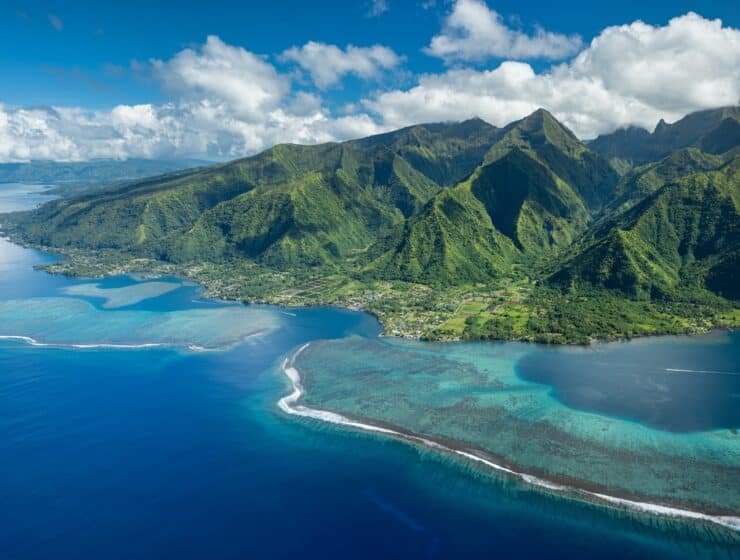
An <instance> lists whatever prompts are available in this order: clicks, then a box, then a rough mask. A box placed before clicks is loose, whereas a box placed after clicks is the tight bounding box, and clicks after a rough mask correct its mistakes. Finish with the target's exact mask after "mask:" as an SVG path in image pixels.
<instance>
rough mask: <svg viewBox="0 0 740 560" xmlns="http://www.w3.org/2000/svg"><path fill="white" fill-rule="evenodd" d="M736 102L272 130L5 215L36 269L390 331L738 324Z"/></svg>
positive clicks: (600, 332) (456, 335)
mask: <svg viewBox="0 0 740 560" xmlns="http://www.w3.org/2000/svg"><path fill="white" fill-rule="evenodd" d="M739 156H740V108H739V107H725V108H720V109H715V110H708V111H702V112H698V113H693V114H690V115H688V116H686V117H685V118H683V119H682V120H680V121H678V122H676V123H674V124H666V123H664V122H663V121H661V123H659V124H658V126H657V127H656V129H655V131H654V132H652V133H650V132H648V131H645V130H642V129H626V130H618V131H616V132H614V133H612V134H609V135H604V136H600V137H599V138H597V139H595V140H593V141H591V142H588V143H584V142H583V141H581V140H579V139H578V138H577V137H576V136H575V135H574V134H573V133H572V132H571V131H570V130H568V129H567V128H566V127H565V126H563V125H562V124H561V123H559V122H558V121H557V120H556V119H555V118H554V117H553V116H552V115H551V114H550V113H548V112H547V111H545V110H543V109H540V110H538V111H536V112H534V113H533V114H531V115H529V116H528V117H526V118H524V119H522V120H519V121H516V122H513V123H511V124H509V125H508V126H506V127H503V128H497V127H494V126H492V125H490V124H488V123H486V122H484V121H482V120H480V119H472V120H469V121H465V122H460V123H437V124H424V125H418V126H412V127H409V128H404V129H401V130H398V131H395V132H390V133H386V134H381V135H378V136H372V137H369V138H364V139H360V140H352V141H348V142H343V143H328V144H321V145H314V146H300V145H290V144H284V145H277V146H275V147H273V148H271V149H268V150H266V151H264V152H262V153H260V154H258V155H255V156H253V157H249V158H245V159H240V160H237V161H232V162H229V163H225V164H217V165H210V166H206V167H200V168H197V169H193V170H188V171H178V172H175V173H170V174H165V175H161V176H156V177H151V178H146V179H138V180H134V181H129V182H127V183H125V184H117V185H113V186H110V187H107V188H102V189H96V190H94V191H91V192H88V193H82V194H77V195H74V196H67V197H65V198H62V199H59V200H55V201H52V202H49V203H47V204H45V205H44V206H42V207H41V208H39V209H36V210H33V211H30V212H23V213H15V214H6V215H3V216H1V217H0V224H2V229H3V230H4V231H5V233H6V234H8V235H10V236H11V237H12V238H13V239H14V240H17V241H19V242H22V243H24V244H27V245H33V246H37V247H40V248H43V249H44V250H48V251H52V252H56V253H59V254H61V255H63V256H64V258H63V259H62V260H61V261H60V262H59V263H56V264H53V265H51V266H49V267H47V269H48V270H50V271H51V272H56V273H63V274H70V275H80V276H105V275H112V274H119V273H122V272H133V271H149V272H151V273H155V274H165V273H166V274H177V275H182V276H187V277H190V278H193V279H195V280H197V281H198V282H200V283H202V284H203V285H205V286H206V288H207V290H208V295H211V296H215V297H220V298H225V299H233V300H241V301H244V302H264V303H275V304H280V305H286V306H305V305H338V306H345V307H351V308H360V309H365V310H367V311H369V312H372V313H374V314H375V315H376V316H377V317H378V318H379V319H380V321H381V322H382V323H383V325H384V326H385V329H386V333H387V334H390V335H394V336H403V337H409V338H422V339H433V340H453V339H516V340H527V341H538V342H548V343H587V342H589V341H591V340H594V339H601V340H609V339H618V338H630V337H636V336H643V335H653V334H667V333H691V332H702V331H706V330H708V329H711V328H715V327H729V328H735V327H737V326H738V324H740V303H739V301H738V300H739V299H740V283H738V281H737V278H736V274H737V271H738V270H740V216H739V214H738V212H739V210H740V174H739V171H740V157H739Z"/></svg>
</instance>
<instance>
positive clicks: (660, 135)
mask: <svg viewBox="0 0 740 560" xmlns="http://www.w3.org/2000/svg"><path fill="white" fill-rule="evenodd" d="M739 144H740V107H739V106H733V107H722V108H719V109H709V110H706V111H698V112H696V113H691V114H689V115H686V116H685V117H684V118H682V119H680V120H679V121H677V122H675V123H673V124H666V122H665V121H663V120H661V121H660V122H659V123H658V125H657V126H656V127H655V130H654V131H653V132H652V133H649V132H647V131H646V130H643V129H640V128H636V127H631V128H627V129H622V130H617V131H616V132H613V133H611V134H604V135H601V136H599V137H598V138H596V139H595V140H592V141H591V142H590V143H589V147H590V148H591V149H592V150H593V151H595V152H597V153H599V154H601V155H602V156H604V157H605V158H607V159H610V160H611V159H617V160H624V161H627V162H630V163H631V164H633V165H641V164H644V163H649V162H651V161H658V160H660V159H663V158H665V157H667V156H669V155H670V154H671V153H672V152H674V151H676V150H680V149H682V148H688V147H694V148H698V149H700V150H701V151H703V152H706V153H709V154H721V153H724V152H726V151H728V150H730V149H732V148H734V147H736V146H738V145H739Z"/></svg>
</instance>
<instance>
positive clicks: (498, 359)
mask: <svg viewBox="0 0 740 560" xmlns="http://www.w3.org/2000/svg"><path fill="white" fill-rule="evenodd" d="M43 200H44V194H43V191H42V189H41V188H40V187H27V186H18V185H15V186H11V187H8V186H7V185H6V186H2V185H0V209H3V210H15V209H21V208H23V207H28V206H29V205H30V206H33V205H35V204H38V203H40V202H43ZM24 205H25V206H24ZM1 221H2V220H1V219H0V222H1ZM51 259H53V257H51V256H49V255H45V254H42V253H39V252H37V251H33V250H28V249H23V248H21V247H18V246H17V245H14V244H12V243H10V242H9V241H7V240H0V335H2V336H4V337H6V338H4V339H2V340H0V464H2V476H0V556H2V558H23V559H28V558H49V557H64V558H101V557H104V558H161V557H165V556H166V557H177V558H204V557H208V558H245V557H247V558H295V557H296V556H297V555H300V556H301V557H305V558H312V557H320V558H347V557H352V558H378V557H384V558H394V557H403V558H417V557H420V558H475V557H491V556H504V557H510V556H516V557H532V558H535V557H536V558H541V557H549V558H560V557H563V558H566V557H567V558H577V557H600V558H620V559H623V558H643V557H646V556H650V557H652V558H656V559H659V558H677V557H707V558H712V557H721V558H731V557H736V556H738V554H739V553H740V552H739V551H740V548H738V539H737V533H736V532H734V531H731V530H730V529H727V528H723V527H721V526H718V525H716V524H713V523H705V522H697V521H691V520H685V519H684V520H682V519H676V518H673V517H670V516H665V515H656V514H653V513H639V512H634V511H631V510H624V509H620V508H614V507H608V506H606V505H604V504H603V503H600V504H596V503H593V502H592V501H589V500H583V499H582V496H578V495H574V494H572V493H569V492H561V491H552V490H549V489H548V488H543V487H540V486H538V485H537V484H532V483H529V482H527V481H524V480H522V479H521V478H519V477H517V476H514V475H510V474H506V473H505V472H502V471H496V470H495V469H488V468H481V465H480V464H479V463H475V462H474V461H472V460H470V459H464V458H459V457H458V456H456V455H453V454H450V453H448V452H445V451H444V450H443V449H436V450H430V449H429V448H428V447H427V446H425V445H417V444H412V445H409V443H408V441H401V440H400V439H399V438H397V437H387V435H383V434H378V433H371V432H367V431H365V430H362V429H354V428H350V429H348V428H347V427H346V426H337V425H334V424H331V423H328V422H325V421H317V420H315V419H311V418H308V419H307V418H300V417H296V416H290V415H287V414H285V413H284V412H283V411H281V409H280V408H279V406H278V401H279V400H280V399H281V398H284V397H285V396H286V395H289V394H291V391H292V390H293V386H292V384H291V381H290V379H289V378H288V377H286V375H285V371H284V368H283V367H282V366H283V364H284V363H285V359H286V357H290V356H295V353H296V350H297V349H298V348H301V347H303V346H304V345H305V344H308V347H306V348H305V349H304V350H303V352H301V353H300V354H299V355H298V356H297V357H296V358H295V362H294V363H293V362H288V364H292V365H294V366H295V367H296V368H297V371H299V372H300V375H301V376H302V379H301V381H303V383H304V384H305V394H304V395H303V396H302V398H301V399H300V400H298V402H297V403H296V402H293V403H292V406H293V407H300V406H311V407H316V408H324V409H327V410H329V411H332V412H334V413H343V414H346V415H347V416H351V417H352V418H356V419H361V420H363V421H364V422H370V423H379V424H382V425H383V426H395V427H398V428H401V429H403V430H405V431H406V432H408V433H409V434H411V433H418V434H422V435H425V436H429V437H431V438H435V439H438V440H439V441H442V442H444V443H446V444H449V445H451V446H453V447H454V446H461V445H462V446H465V447H466V448H467V447H469V448H471V449H473V450H475V451H476V452H483V450H485V451H486V453H488V455H487V456H490V458H495V459H496V460H497V461H500V462H501V463H503V464H505V465H508V466H510V467H512V470H514V468H513V467H516V468H517V469H522V470H523V471H531V472H532V473H534V474H537V475H538V476H542V477H543V478H546V479H548V480H549V479H553V480H554V481H555V482H558V483H564V482H567V483H569V484H572V485H576V486H577V485H578V484H584V485H586V486H588V487H593V488H595V489H597V488H598V489H601V488H602V487H603V488H606V489H608V490H610V491H614V492H616V493H618V494H620V495H629V496H633V495H634V496H639V497H641V498H650V499H651V500H653V501H656V502H665V503H668V504H671V505H681V506H684V507H689V506H690V507H692V508H695V509H696V508H700V509H701V510H705V511H707V512H710V513H715V514H727V513H736V512H737V505H738V502H737V492H738V488H737V484H733V481H736V480H738V476H737V475H738V470H737V469H738V452H739V451H738V446H739V442H738V436H737V434H736V429H737V427H738V424H739V423H740V422H738V417H737V414H738V407H737V406H736V404H737V399H738V395H740V388H739V387H738V378H737V377H736V376H734V373H736V371H737V363H738V361H737V352H738V339H737V337H736V335H734V334H728V333H716V334H713V335H709V336H706V337H693V338H664V339H654V340H644V341H636V342H631V343H625V344H617V345H602V346H596V347H594V348H589V349H583V348H580V349H548V348H543V347H538V346H527V345H521V344H511V343H497V344H488V343H486V344H483V343H481V344H444V345H440V344H424V343H418V342H408V341H399V340H393V339H386V338H378V335H379V334H380V328H379V325H378V324H377V322H376V321H375V320H374V319H373V318H372V317H370V316H368V315H365V314H363V313H356V312H351V311H346V310H339V309H328V308H319V309H301V310H292V311H291V312H290V313H286V312H284V311H283V310H281V309H278V308H271V307H260V306H253V307H245V306H240V305H235V304H229V303H224V302H213V301H207V300H203V299H202V298H201V296H200V293H201V292H200V289H199V288H198V286H195V285H193V284H192V283H189V282H186V281H182V280H180V279H177V278H159V279H155V280H152V279H146V278H134V277H114V278H107V279H103V280H86V279H69V278H62V277H55V276H51V275H48V274H46V273H44V272H42V271H38V270H34V268H33V267H34V266H35V265H39V264H44V263H48V262H50V261H51ZM683 370H686V371H683ZM689 370H690V371H689ZM702 473H704V475H703V476H702Z"/></svg>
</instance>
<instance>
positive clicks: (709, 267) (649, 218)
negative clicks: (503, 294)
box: [550, 157, 740, 297]
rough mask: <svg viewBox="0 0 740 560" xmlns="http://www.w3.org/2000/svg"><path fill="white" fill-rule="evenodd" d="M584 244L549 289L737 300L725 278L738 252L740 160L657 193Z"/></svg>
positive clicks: (603, 226)
mask: <svg viewBox="0 0 740 560" xmlns="http://www.w3.org/2000/svg"><path fill="white" fill-rule="evenodd" d="M587 238H590V239H591V240H592V241H591V243H590V244H587V246H586V248H585V249H584V250H583V251H582V252H580V253H579V254H577V255H576V256H575V257H574V258H572V259H571V260H570V261H569V262H567V263H566V264H565V266H564V267H563V268H562V269H561V270H560V271H558V272H557V273H556V274H554V275H553V276H552V277H551V279H550V281H551V282H552V283H555V284H560V285H570V286H573V285H579V284H582V283H587V284H591V285H596V286H602V287H605V288H609V289H615V290H619V291H622V292H623V293H625V294H628V295H630V296H638V297H650V296H654V295H656V294H658V295H661V294H666V293H671V292H673V291H675V290H677V289H681V288H689V289H695V288H702V287H707V288H709V289H710V290H713V291H715V292H716V293H719V294H720V295H724V296H726V297H737V288H734V283H733V282H732V281H731V276H732V271H733V269H734V270H735V272H737V269H736V268H735V266H736V264H737V253H738V250H739V249H740V158H737V157H736V158H733V159H732V160H731V161H730V162H729V163H727V164H726V165H724V166H723V167H722V168H721V169H719V170H717V171H710V172H703V173H695V174H692V175H689V176H688V177H685V178H683V179H680V180H678V181H676V182H673V183H669V184H667V185H665V186H663V187H662V188H660V189H659V190H657V191H656V192H655V193H654V194H652V195H650V196H648V197H647V198H646V199H645V200H643V201H642V202H641V203H639V204H638V205H636V206H634V207H633V208H631V209H629V210H627V211H625V212H623V213H621V214H618V215H616V216H614V217H612V218H610V219H608V220H605V221H603V222H601V223H599V224H597V226H595V228H594V230H593V231H592V232H589V235H588V236H587Z"/></svg>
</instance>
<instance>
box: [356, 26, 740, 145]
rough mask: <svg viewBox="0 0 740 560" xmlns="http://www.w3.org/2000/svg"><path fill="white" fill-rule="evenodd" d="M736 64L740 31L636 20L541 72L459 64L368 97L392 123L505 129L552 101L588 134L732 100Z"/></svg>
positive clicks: (738, 78) (515, 65) (514, 65)
mask: <svg viewBox="0 0 740 560" xmlns="http://www.w3.org/2000/svg"><path fill="white" fill-rule="evenodd" d="M738 68H740V30H737V29H733V28H729V27H724V26H723V25H722V22H721V21H720V20H707V19H704V18H702V17H701V16H699V15H697V14H694V13H689V14H686V15H684V16H681V17H677V18H674V19H672V20H671V21H670V22H669V23H668V24H667V25H665V26H662V27H659V26H651V25H647V24H645V23H643V22H641V21H637V22H634V23H632V24H630V25H622V26H615V27H609V28H606V29H605V30H603V31H602V33H601V34H599V35H598V36H597V37H596V38H595V39H594V40H593V41H592V42H591V44H590V45H589V46H588V47H587V48H585V49H584V50H583V51H581V52H580V53H579V54H578V55H577V56H576V57H575V58H574V59H573V60H572V61H571V62H569V63H562V64H559V65H556V66H553V67H551V68H549V69H547V70H545V71H543V72H540V73H537V72H535V70H534V69H533V68H532V66H530V65H529V64H527V63H524V62H516V61H506V62H503V63H501V64H500V65H499V66H498V67H496V68H494V69H492V70H483V71H478V70H474V69H452V70H449V71H447V72H444V73H441V74H432V75H426V76H422V77H421V78H420V79H419V81H418V83H417V85H416V86H414V87H412V88H410V89H407V90H394V91H387V92H383V93H379V94H377V95H376V96H374V97H372V98H369V99H366V100H364V102H363V103H364V106H365V107H366V108H367V109H368V110H370V111H371V112H372V113H374V114H375V115H377V117H378V118H379V119H380V121H381V123H382V124H383V125H385V126H388V127H397V126H404V125H408V124H411V123H413V122H423V121H434V120H456V119H463V118H468V117H472V116H480V117H482V118H484V119H486V120H488V121H489V122H491V123H493V124H496V125H503V124H506V123H508V122H510V121H512V120H514V119H517V118H521V117H523V116H525V115H526V114H528V113H529V112H531V111H532V110H534V109H536V108H538V107H545V108H547V109H549V110H550V111H552V112H553V113H554V114H555V115H556V116H557V117H558V118H559V119H561V120H562V121H563V122H565V123H566V124H567V125H568V126H569V127H570V128H571V129H573V130H574V132H576V134H578V135H579V136H580V137H582V138H590V137H593V136H595V135H597V134H599V133H603V132H610V131H612V130H614V129H615V128H617V127H620V126H626V125H638V126H643V127H645V128H649V129H651V128H652V127H653V126H654V125H655V123H656V122H657V121H658V120H659V119H660V118H664V119H666V120H668V121H674V120H676V119H678V118H680V117H682V116H683V115H684V114H686V113H688V112H691V111H696V110H699V109H704V108H710V107H717V106H722V105H732V104H735V103H737V101H738V99H739V98H740V72H738V71H737V69H738Z"/></svg>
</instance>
